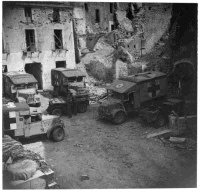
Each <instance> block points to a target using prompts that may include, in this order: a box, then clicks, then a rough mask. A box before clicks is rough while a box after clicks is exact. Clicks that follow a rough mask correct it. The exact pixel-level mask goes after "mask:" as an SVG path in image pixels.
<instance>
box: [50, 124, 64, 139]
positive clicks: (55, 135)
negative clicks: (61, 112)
mask: <svg viewBox="0 0 200 192" xmlns="http://www.w3.org/2000/svg"><path fill="white" fill-rule="evenodd" d="M64 137H65V131H64V129H63V128H61V127H58V128H56V129H54V130H53V132H52V139H53V140H54V141H56V142H58V141H62V140H63V139H64Z"/></svg>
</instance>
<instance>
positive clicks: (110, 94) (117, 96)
mask: <svg viewBox="0 0 200 192" xmlns="http://www.w3.org/2000/svg"><path fill="white" fill-rule="evenodd" d="M108 97H112V98H115V99H120V100H123V98H124V96H123V94H122V93H118V92H115V91H112V90H108Z"/></svg>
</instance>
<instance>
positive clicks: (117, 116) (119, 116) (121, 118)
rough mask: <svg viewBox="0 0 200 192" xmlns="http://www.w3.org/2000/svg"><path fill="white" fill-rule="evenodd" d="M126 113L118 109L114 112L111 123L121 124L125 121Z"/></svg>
mask: <svg viewBox="0 0 200 192" xmlns="http://www.w3.org/2000/svg"><path fill="white" fill-rule="evenodd" d="M125 118H126V115H125V113H124V112H122V111H119V112H117V113H116V114H115V117H114V118H113V123H115V124H121V123H123V122H124V121H125Z"/></svg>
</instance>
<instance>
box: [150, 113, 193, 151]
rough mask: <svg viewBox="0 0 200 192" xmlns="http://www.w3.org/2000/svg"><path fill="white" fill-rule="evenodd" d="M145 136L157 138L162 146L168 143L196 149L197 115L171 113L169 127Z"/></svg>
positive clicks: (174, 146) (178, 147)
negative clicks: (181, 115)
mask: <svg viewBox="0 0 200 192" xmlns="http://www.w3.org/2000/svg"><path fill="white" fill-rule="evenodd" d="M184 136H186V137H184ZM147 138H158V139H159V140H161V141H162V143H163V145H164V146H165V145H166V144H169V146H170V147H172V148H177V149H187V150H189V151H191V150H192V151H196V149H197V141H196V140H197V116H195V115H193V116H185V117H178V116H177V115H176V114H171V115H170V116H169V129H165V130H162V131H159V132H156V133H152V134H149V135H147Z"/></svg>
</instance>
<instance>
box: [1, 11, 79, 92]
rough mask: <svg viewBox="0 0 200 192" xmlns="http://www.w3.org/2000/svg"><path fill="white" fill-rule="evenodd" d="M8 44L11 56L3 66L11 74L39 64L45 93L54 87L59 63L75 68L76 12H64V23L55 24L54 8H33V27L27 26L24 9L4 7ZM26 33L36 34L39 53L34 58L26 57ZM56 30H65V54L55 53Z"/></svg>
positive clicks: (4, 61) (6, 41)
mask: <svg viewBox="0 0 200 192" xmlns="http://www.w3.org/2000/svg"><path fill="white" fill-rule="evenodd" d="M3 11H4V13H3V31H4V37H3V38H4V43H7V44H8V46H9V50H10V54H8V56H7V60H3V64H5V65H7V68H8V71H19V70H24V67H25V64H26V63H34V62H38V63H41V64H42V72H43V75H42V78H43V89H50V88H52V87H51V69H52V68H55V67H56V64H55V63H56V61H66V63H67V67H68V68H75V67H76V64H75V54H74V38H73V28H72V20H71V18H72V12H71V11H70V10H68V9H65V8H62V9H60V23H53V22H52V13H53V9H52V8H47V7H41V8H32V19H33V22H32V23H29V24H28V23H27V22H26V19H25V16H24V8H23V7H13V8H12V7H4V9H3ZM25 29H34V30H35V41H36V48H37V52H35V53H32V58H29V57H27V56H26V55H24V54H23V51H22V50H23V49H25V47H26V44H25V42H26V37H25ZM54 29H60V30H62V36H63V46H64V49H67V50H68V51H65V50H62V51H60V52H58V51H52V49H54Z"/></svg>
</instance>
